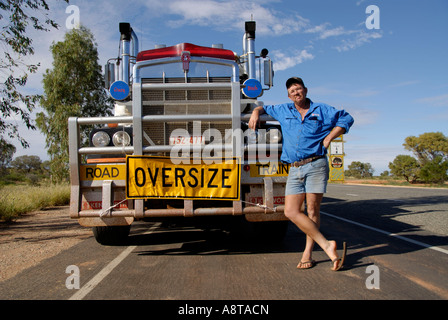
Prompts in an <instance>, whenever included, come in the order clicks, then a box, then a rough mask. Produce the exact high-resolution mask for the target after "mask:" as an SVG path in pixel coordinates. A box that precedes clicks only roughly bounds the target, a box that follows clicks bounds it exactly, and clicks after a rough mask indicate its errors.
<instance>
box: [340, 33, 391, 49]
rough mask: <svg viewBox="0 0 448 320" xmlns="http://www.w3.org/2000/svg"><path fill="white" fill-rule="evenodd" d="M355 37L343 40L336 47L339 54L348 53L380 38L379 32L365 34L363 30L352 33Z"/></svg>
mask: <svg viewBox="0 0 448 320" xmlns="http://www.w3.org/2000/svg"><path fill="white" fill-rule="evenodd" d="M353 33H355V37H353V38H348V39H343V40H342V42H341V44H340V45H338V46H336V47H335V49H336V50H337V51H339V52H343V51H349V50H352V49H356V48H358V47H360V46H362V45H363V44H365V43H369V42H370V41H371V40H373V39H379V38H382V36H383V34H382V33H381V32H366V31H364V30H361V31H356V32H353Z"/></svg>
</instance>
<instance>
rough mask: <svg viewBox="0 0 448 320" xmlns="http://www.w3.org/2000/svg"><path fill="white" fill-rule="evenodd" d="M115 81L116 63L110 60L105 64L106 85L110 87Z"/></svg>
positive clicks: (107, 87)
mask: <svg viewBox="0 0 448 320" xmlns="http://www.w3.org/2000/svg"><path fill="white" fill-rule="evenodd" d="M114 82H115V65H114V64H113V63H111V62H108V63H107V64H106V65H105V66H104V87H105V88H106V89H109V88H110V86H111V85H112V83H114Z"/></svg>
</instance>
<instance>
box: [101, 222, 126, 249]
mask: <svg viewBox="0 0 448 320" xmlns="http://www.w3.org/2000/svg"><path fill="white" fill-rule="evenodd" d="M92 229H93V235H94V236H95V239H96V241H97V242H98V243H100V244H103V245H121V244H125V243H126V240H127V237H128V235H129V231H130V230H131V226H112V227H93V228H92Z"/></svg>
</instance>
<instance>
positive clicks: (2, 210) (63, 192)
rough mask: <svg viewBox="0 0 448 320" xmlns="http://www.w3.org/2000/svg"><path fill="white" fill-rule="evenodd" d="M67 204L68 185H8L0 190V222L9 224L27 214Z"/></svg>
mask: <svg viewBox="0 0 448 320" xmlns="http://www.w3.org/2000/svg"><path fill="white" fill-rule="evenodd" d="M68 203H70V186H69V185H68V184H60V185H47V186H28V185H8V186H4V187H1V188H0V220H3V221H6V222H9V221H12V220H14V219H16V218H17V217H19V216H20V215H22V214H25V213H27V212H31V211H34V210H40V209H44V208H47V207H52V206H62V205H67V204H68Z"/></svg>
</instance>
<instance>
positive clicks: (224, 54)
mask: <svg viewBox="0 0 448 320" xmlns="http://www.w3.org/2000/svg"><path fill="white" fill-rule="evenodd" d="M182 51H190V55H191V56H192V57H209V58H218V59H226V60H235V54H234V53H233V52H232V51H231V50H227V49H218V48H210V47H201V46H197V45H194V44H191V43H179V44H178V45H175V46H172V47H166V48H160V49H152V50H146V51H142V52H139V54H138V55H137V62H138V61H146V60H153V59H160V58H168V57H180V56H181V55H182Z"/></svg>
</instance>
